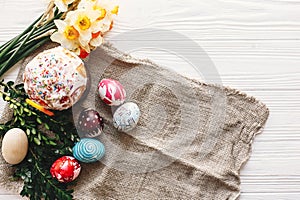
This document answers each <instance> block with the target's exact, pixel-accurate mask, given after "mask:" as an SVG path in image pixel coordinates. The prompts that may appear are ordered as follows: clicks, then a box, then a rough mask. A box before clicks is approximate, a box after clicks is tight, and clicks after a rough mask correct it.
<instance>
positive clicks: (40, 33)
mask: <svg viewBox="0 0 300 200" xmlns="http://www.w3.org/2000/svg"><path fill="white" fill-rule="evenodd" d="M54 28H55V25H54V24H53V25H52V26H49V27H47V28H46V29H43V30H38V31H35V33H34V34H33V35H32V36H31V37H30V38H29V40H28V41H27V42H26V43H25V45H24V46H28V45H32V43H33V42H34V43H35V42H36V41H38V40H36V39H35V38H37V37H38V36H41V35H42V34H45V33H46V32H47V31H50V30H51V29H54ZM45 37H46V36H45ZM39 39H41V38H39ZM19 46H20V44H17V45H15V47H14V48H13V49H12V50H11V51H10V52H8V53H7V54H6V55H5V56H3V57H2V58H0V63H3V62H5V60H7V59H9V58H10V57H11V55H12V54H13V53H14V52H15V51H16V49H17V48H18V47H19Z"/></svg>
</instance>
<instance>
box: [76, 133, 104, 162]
mask: <svg viewBox="0 0 300 200" xmlns="http://www.w3.org/2000/svg"><path fill="white" fill-rule="evenodd" d="M104 154H105V147H104V145H103V144H102V143H101V142H100V141H99V140H96V139H92V138H83V139H81V140H80V141H79V142H77V143H76V144H75V146H74V147H73V156H74V157H75V158H76V159H77V160H79V161H81V162H84V163H91V162H96V161H98V160H100V159H101V158H102V157H103V156H104Z"/></svg>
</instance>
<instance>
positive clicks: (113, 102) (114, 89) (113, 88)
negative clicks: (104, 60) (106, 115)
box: [98, 79, 126, 106]
mask: <svg viewBox="0 0 300 200" xmlns="http://www.w3.org/2000/svg"><path fill="white" fill-rule="evenodd" d="M98 91H99V96H100V98H101V99H102V100H103V101H104V102H105V103H106V104H107V105H110V106H119V105H121V104H122V103H123V102H124V101H125V98H126V92H125V90H124V88H123V86H122V85H121V83H119V81H116V80H113V79H102V80H101V81H100V83H99V85H98Z"/></svg>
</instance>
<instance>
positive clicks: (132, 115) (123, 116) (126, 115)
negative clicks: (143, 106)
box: [113, 102, 141, 132]
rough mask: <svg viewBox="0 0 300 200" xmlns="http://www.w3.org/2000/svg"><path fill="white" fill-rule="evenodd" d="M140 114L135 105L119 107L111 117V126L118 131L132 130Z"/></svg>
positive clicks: (126, 104) (129, 103) (127, 104)
mask: <svg viewBox="0 0 300 200" xmlns="http://www.w3.org/2000/svg"><path fill="white" fill-rule="evenodd" d="M140 115H141V112H140V109H139V107H138V105H136V104H135V103H132V102H128V103H124V104H123V105H121V106H120V107H119V108H118V109H117V110H116V111H115V113H114V115H113V125H114V127H115V128H117V129H118V130H119V131H123V132H128V131H130V130H132V129H134V128H135V127H136V125H137V123H138V121H139V118H140Z"/></svg>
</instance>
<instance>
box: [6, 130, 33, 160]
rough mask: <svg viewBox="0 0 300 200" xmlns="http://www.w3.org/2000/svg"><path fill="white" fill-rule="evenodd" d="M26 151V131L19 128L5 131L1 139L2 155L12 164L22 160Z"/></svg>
mask: <svg viewBox="0 0 300 200" xmlns="http://www.w3.org/2000/svg"><path fill="white" fill-rule="evenodd" d="M27 151H28V138H27V135H26V133H25V132H24V131H23V130H22V129H19V128H13V129H10V130H9V131H7V133H6V134H5V135H4V137H3V140H2V156H3V158H4V160H5V161H6V162H7V163H9V164H12V165H15V164H18V163H20V162H22V160H24V158H25V157H26V155H27Z"/></svg>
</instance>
